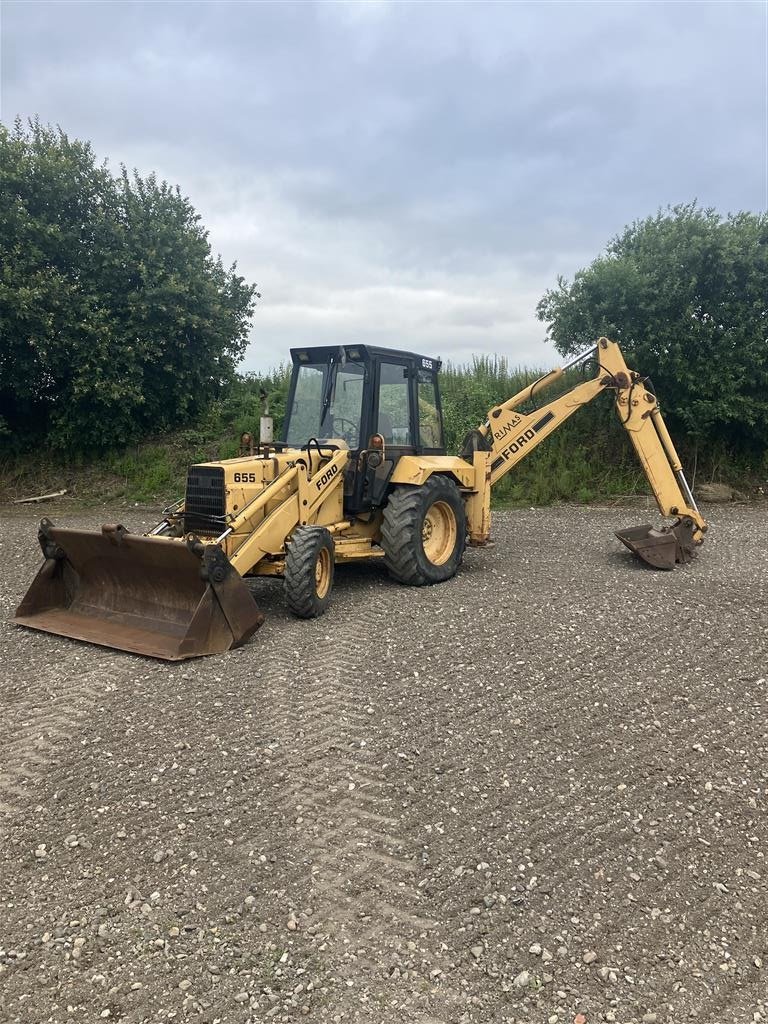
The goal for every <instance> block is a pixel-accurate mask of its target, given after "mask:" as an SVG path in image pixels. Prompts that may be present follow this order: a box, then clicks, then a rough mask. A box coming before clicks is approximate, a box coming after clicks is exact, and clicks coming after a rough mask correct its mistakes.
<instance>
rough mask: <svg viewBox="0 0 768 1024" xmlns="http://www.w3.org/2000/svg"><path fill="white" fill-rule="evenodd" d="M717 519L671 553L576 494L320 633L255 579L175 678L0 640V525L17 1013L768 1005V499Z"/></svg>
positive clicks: (368, 592) (345, 612)
mask: <svg viewBox="0 0 768 1024" xmlns="http://www.w3.org/2000/svg"><path fill="white" fill-rule="evenodd" d="M46 511H47V512H48V514H49V515H51V517H52V518H53V519H54V521H56V522H58V523H61V524H62V525H64V524H68V525H75V524H77V525H88V526H95V525H97V524H98V522H99V521H100V518H99V517H98V516H95V515H94V514H91V513H88V514H82V515H80V516H77V517H75V516H73V515H72V514H71V513H67V511H66V507H64V509H63V511H57V510H56V509H55V508H50V507H48V508H47V509H46ZM709 511H710V514H711V519H712V523H713V525H712V529H711V530H710V533H709V535H708V539H707V543H706V545H705V547H704V549H703V550H702V553H701V555H700V557H699V558H698V559H697V561H696V562H695V563H694V564H692V565H691V566H687V567H684V568H683V567H679V568H677V569H676V570H675V571H674V572H672V573H658V572H653V571H651V570H647V569H645V568H643V567H641V566H639V565H638V564H637V563H636V562H635V561H634V560H633V559H632V557H631V556H630V555H629V553H627V552H625V551H624V549H623V548H621V546H620V544H619V542H618V541H616V540H614V539H613V536H612V531H613V529H615V528H619V527H623V526H628V525H633V524H634V523H635V522H638V521H643V520H644V519H646V515H647V513H646V512H645V511H640V512H638V509H637V508H634V509H630V508H618V509H617V508H612V509H605V508H558V509H546V510H535V511H534V510H522V511H514V512H504V513H497V514H496V515H495V520H494V539H495V544H494V545H493V546H491V547H488V548H485V549H483V550H471V551H469V552H468V553H467V557H466V560H465V564H464V567H463V569H462V572H461V573H460V575H459V576H458V577H457V578H456V579H454V580H452V581H450V582H449V583H447V584H444V585H443V586H440V587H435V588H428V589H425V590H412V589H406V588H402V587H398V586H397V585H396V584H394V583H392V582H390V581H389V580H388V579H387V577H386V575H385V573H384V570H383V568H382V567H380V566H379V565H374V566H359V567H354V568H350V569H346V570H341V571H340V572H339V573H338V575H337V586H336V590H335V594H334V601H333V605H332V608H331V610H330V611H329V613H328V614H327V615H326V616H325V617H324V618H323V619H321V620H316V621H312V622H300V621H297V620H293V619H291V618H290V617H289V615H288V614H287V613H286V611H285V610H284V608H283V605H282V597H281V592H280V586H279V584H276V583H274V582H271V583H270V582H268V581H260V582H258V583H257V584H255V585H254V591H255V593H256V595H257V598H258V600H259V601H260V603H261V605H262V607H263V610H264V611H265V612H266V613H267V616H268V618H267V622H266V624H265V625H264V627H263V628H262V629H261V631H260V632H259V633H258V634H257V635H256V636H255V637H254V639H253V640H252V641H251V642H250V643H249V644H248V645H247V646H246V647H244V648H242V649H241V650H239V651H235V652H231V653H230V654H228V655H225V656H223V657H218V658H209V659H204V660H201V661H195V662H187V663H184V664H180V665H170V664H167V663H161V662H155V661H150V660H148V659H143V658H138V657H134V656H131V655H127V654H120V653H117V652H112V651H109V650H106V649H101V648H97V647H90V646H88V645H84V644H79V643H76V642H73V641H68V640H64V639H59V638H56V637H51V636H47V635H44V634H36V633H34V632H31V631H26V630H21V629H18V628H15V627H12V626H10V625H9V624H8V622H7V619H8V618H9V617H10V615H11V614H12V612H13V609H14V608H15V606H16V604H17V603H18V601H19V600H20V598H21V596H22V594H23V592H24V591H25V589H26V587H27V585H28V583H29V581H30V580H31V577H32V575H33V572H34V571H35V569H36V566H37V563H38V553H37V547H36V541H35V519H36V516H37V515H39V512H24V513H13V512H4V513H0V552H1V553H2V565H3V574H4V580H5V583H4V588H3V593H2V609H1V611H2V619H3V622H2V624H0V656H1V657H2V663H3V666H4V672H3V673H2V717H1V718H0V750H2V763H0V857H1V860H0V865H1V873H0V929H2V932H1V933H0V1020H2V1021H3V1022H11V1021H13V1022H17V1021H23V1022H33V1024H39V1022H43V1021H52V1022H60V1021H61V1022H63V1021H73V1022H92V1021H98V1020H101V1019H104V1020H122V1021H130V1022H152V1024H154V1022H160V1021H166V1020H186V1019H190V1020H198V1021H203V1022H211V1024H213V1022H214V1021H220V1022H222V1024H229V1022H233V1024H240V1022H247V1021H253V1022H257V1021H258V1022H261V1021H265V1020H274V1021H293V1020H295V1019H298V1018H302V1017H305V1018H307V1019H309V1020H311V1021H345V1022H347V1021H360V1022H376V1024H384V1022H404V1024H408V1022H424V1024H429V1022H445V1024H448V1022H451V1024H453V1022H456V1024H459V1022H491V1021H493V1022H495V1021H502V1022H503V1021H509V1022H512V1021H515V1022H522V1024H543V1022H551V1024H555V1022H561V1021H562V1022H569V1024H570V1022H573V1021H576V1022H578V1024H583V1021H587V1022H588V1024H593V1022H595V1021H617V1022H622V1024H631V1022H645V1024H649V1022H653V1021H657V1022H662V1021H666V1022H683V1021H686V1020H690V1019H695V1020H698V1021H707V1022H711V1024H730V1022H742V1021H759V1020H765V1019H768V900H767V897H768V865H766V851H768V825H767V824H766V788H767V787H768V749H767V744H766V734H767V732H768V725H767V724H766V722H767V721H768V719H767V717H766V701H767V691H768V679H767V678H766V677H768V613H767V611H766V609H767V608H768V601H767V599H768V593H767V591H768V551H767V550H766V540H768V530H767V529H766V509H765V507H758V506H751V507H748V506H744V507H736V506H730V507H717V508H715V507H712V508H711V509H710V510H709ZM110 515H112V513H110ZM126 523H127V525H129V526H131V527H135V528H140V527H143V526H146V525H148V524H147V523H146V522H145V521H142V514H141V513H140V512H136V511H135V510H134V511H133V512H130V513H127V514H126Z"/></svg>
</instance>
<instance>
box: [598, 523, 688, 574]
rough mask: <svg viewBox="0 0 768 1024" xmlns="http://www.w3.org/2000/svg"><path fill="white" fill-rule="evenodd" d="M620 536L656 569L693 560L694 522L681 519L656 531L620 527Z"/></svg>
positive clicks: (647, 527)
mask: <svg viewBox="0 0 768 1024" xmlns="http://www.w3.org/2000/svg"><path fill="white" fill-rule="evenodd" d="M616 536H617V537H618V538H619V540H620V541H621V543H622V544H625V545H626V546H627V547H628V548H629V550H630V551H632V552H633V553H634V554H636V555H637V556H638V558H642V560H643V561H644V562H646V563H647V564H648V565H651V566H653V568H654V569H674V568H675V564H676V563H677V562H690V561H691V559H692V558H693V555H694V548H695V543H694V540H693V524H692V523H689V522H688V521H687V520H686V521H682V520H679V519H678V520H677V522H675V523H673V525H672V526H665V527H663V528H662V529H660V530H655V529H654V528H653V527H652V526H651V524H650V523H649V524H648V525H647V526H632V527H630V528H629V529H628V530H618V531H617V532H616Z"/></svg>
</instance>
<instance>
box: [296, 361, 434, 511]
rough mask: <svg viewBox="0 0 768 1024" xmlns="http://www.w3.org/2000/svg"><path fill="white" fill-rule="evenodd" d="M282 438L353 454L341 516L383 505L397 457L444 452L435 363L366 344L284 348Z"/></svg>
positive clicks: (345, 483) (299, 446)
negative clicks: (286, 380)
mask: <svg viewBox="0 0 768 1024" xmlns="http://www.w3.org/2000/svg"><path fill="white" fill-rule="evenodd" d="M291 359H292V361H293V372H292V375H291V384H290V389H289V391H288V405H287V410H286V416H285V426H284V432H283V440H284V442H285V444H286V445H287V446H289V447H291V448H303V447H305V446H306V445H307V444H308V443H309V441H310V440H312V441H317V442H319V443H320V444H321V445H322V444H323V442H326V443H330V444H334V443H336V444H338V442H339V441H342V440H343V441H344V442H345V443H346V444H347V445H348V446H349V448H350V451H351V452H352V458H351V459H350V461H349V465H348V467H347V473H346V478H345V481H344V507H345V511H346V512H348V513H357V512H360V511H365V510H369V509H372V508H375V507H377V506H379V505H381V504H383V502H384V500H385V497H386V493H387V489H388V487H387V485H388V481H389V478H390V476H391V475H392V472H393V471H394V468H395V465H396V464H397V461H398V459H399V458H400V457H401V456H403V455H445V441H444V436H443V414H442V408H441V405H440V391H439V388H438V383H437V374H438V371H439V369H440V366H441V361H440V360H439V359H432V358H429V357H427V356H420V355H415V354H414V353H412V352H400V351H396V350H393V349H386V348H377V347H374V346H371V345H346V346H341V347H330V346H329V347H323V348H297V349H291Z"/></svg>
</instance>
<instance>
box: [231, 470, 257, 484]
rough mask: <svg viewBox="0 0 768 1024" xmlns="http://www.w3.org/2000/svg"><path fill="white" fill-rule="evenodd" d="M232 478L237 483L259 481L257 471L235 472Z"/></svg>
mask: <svg viewBox="0 0 768 1024" xmlns="http://www.w3.org/2000/svg"><path fill="white" fill-rule="evenodd" d="M232 479H233V480H234V482H235V483H236V484H255V483H258V482H259V481H258V480H257V479H256V474H255V473H235V475H234V476H233V477H232Z"/></svg>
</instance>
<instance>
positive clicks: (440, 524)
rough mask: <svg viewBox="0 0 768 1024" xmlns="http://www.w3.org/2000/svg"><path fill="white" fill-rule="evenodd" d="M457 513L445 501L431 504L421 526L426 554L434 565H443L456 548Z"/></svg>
mask: <svg viewBox="0 0 768 1024" xmlns="http://www.w3.org/2000/svg"><path fill="white" fill-rule="evenodd" d="M456 535H457V528H456V514H455V512H454V511H453V509H452V508H451V506H450V505H449V504H447V502H445V501H436V502H435V503H434V505H430V507H429V508H428V509H427V514H426V515H425V516H424V522H423V524H422V527H421V542H422V545H423V547H424V554H425V555H426V556H427V558H428V559H429V561H430V562H431V563H432V565H443V564H444V563H445V562H447V561H448V559H449V558H450V557H451V555H452V554H453V552H454V549H455V548H456Z"/></svg>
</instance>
